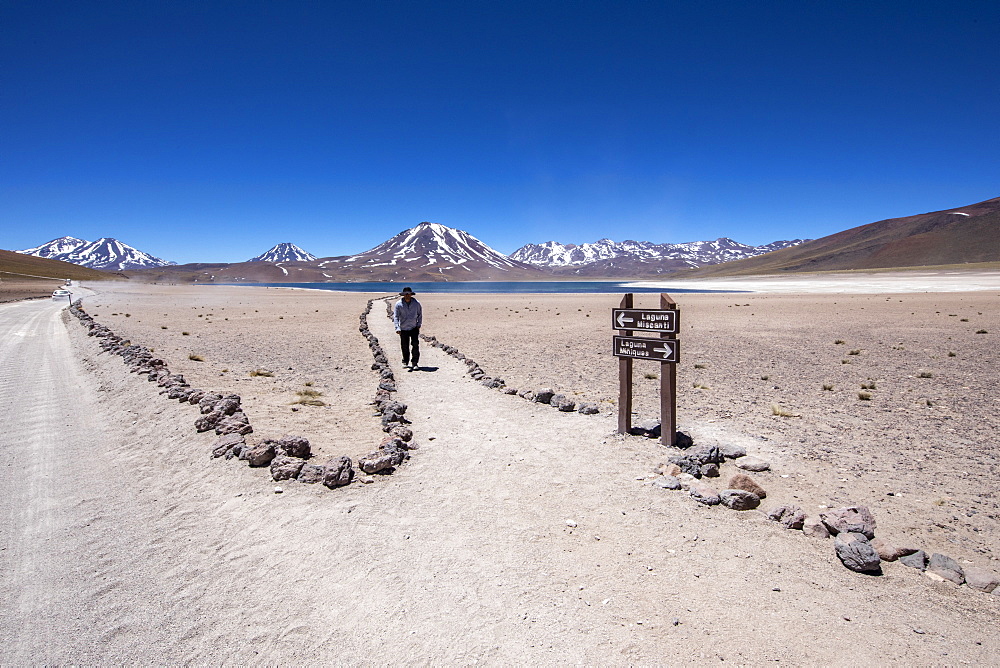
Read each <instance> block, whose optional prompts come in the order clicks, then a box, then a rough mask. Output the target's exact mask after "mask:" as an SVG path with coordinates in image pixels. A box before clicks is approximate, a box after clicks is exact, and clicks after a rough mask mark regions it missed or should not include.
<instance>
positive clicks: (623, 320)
mask: <svg viewBox="0 0 1000 668" xmlns="http://www.w3.org/2000/svg"><path fill="white" fill-rule="evenodd" d="M605 322H607V320H605ZM626 322H635V320H633V319H632V318H626V317H625V311H621V312H620V313H619V314H618V328H619V329H626V327H625V323H626Z"/></svg>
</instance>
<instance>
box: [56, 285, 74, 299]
mask: <svg viewBox="0 0 1000 668" xmlns="http://www.w3.org/2000/svg"><path fill="white" fill-rule="evenodd" d="M72 297H73V293H72V292H70V291H69V290H63V289H62V288H59V289H58V290H53V291H52V301H61V300H63V299H71V298H72Z"/></svg>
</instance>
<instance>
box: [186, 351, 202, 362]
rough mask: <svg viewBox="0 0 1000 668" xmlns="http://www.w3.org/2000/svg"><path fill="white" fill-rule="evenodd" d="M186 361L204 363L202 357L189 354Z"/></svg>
mask: <svg viewBox="0 0 1000 668" xmlns="http://www.w3.org/2000/svg"><path fill="white" fill-rule="evenodd" d="M188 359H189V360H191V361H192V362H204V361H205V358H204V357H202V356H201V355H195V354H194V353H191V354H190V355H188Z"/></svg>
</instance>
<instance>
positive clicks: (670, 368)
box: [611, 292, 681, 445]
mask: <svg viewBox="0 0 1000 668" xmlns="http://www.w3.org/2000/svg"><path fill="white" fill-rule="evenodd" d="M632 306H633V294H632V293H631V292H629V293H626V294H625V296H624V297H623V298H622V302H621V308H616V309H612V311H611V326H612V327H613V328H615V329H617V330H618V333H619V334H620V335H621V336H615V337H613V339H612V343H613V345H614V354H615V356H616V357H617V358H618V433H619V434H627V433H628V431H629V429H631V428H632V360H634V359H646V360H653V361H657V362H659V363H660V442H661V443H663V444H664V445H674V443H675V441H676V439H677V362H678V361H679V360H680V341H678V340H677V332H678V330H679V329H680V319H681V318H680V316H681V312H680V309H679V308H677V303H676V302H674V300H673V299H671V298H670V295H668V294H666V293H660V308H659V309H634V308H632ZM634 330H638V331H643V332H659V334H660V338H658V339H654V338H649V337H638V336H633V335H632V334H633V331H634Z"/></svg>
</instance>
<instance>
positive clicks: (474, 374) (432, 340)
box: [420, 334, 599, 415]
mask: <svg viewBox="0 0 1000 668" xmlns="http://www.w3.org/2000/svg"><path fill="white" fill-rule="evenodd" d="M420 338H421V339H423V340H424V341H425V342H426V343H428V344H430V345H431V346H433V347H434V348H439V349H440V350H442V351H443V352H444V353H445V354H447V355H450V356H451V357H454V358H455V359H457V360H459V361H462V362H464V363H465V366H466V371H465V372H466V373H467V374H468V375H469V377H471V378H472V379H473V380H477V381H479V383H480V384H481V385H483V386H485V387H488V388H490V389H493V390H499V391H500V392H503V393H504V394H512V395H513V394H516V395H517V396H519V397H521V398H522V399H526V400H527V401H533V402H535V403H537V404H548V405H550V406H552V407H553V408H555V409H557V410H559V411H561V412H563V413H572V412H574V411H575V412H577V413H582V414H583V415H594V414H596V413H598V412H599V410H598V408H597V405H596V404H593V403H590V402H585V401H581V402H577V401H574V400H573V399H570V398H569V397H567V396H566V395H565V394H556V393H555V391H553V390H551V389H548V388H542V389H536V390H530V389H518V388H516V387H509V386H508V385H507V383H506V382H505V381H504V379H503V378H497V377H495V376H491V375H489V374H488V373H487V372H486V370H485V369H483V368H482V367H481V366H479V363H478V362H476V361H475V360H473V359H472V358H470V357H466V356H465V355H464V354H462V353H461V352H460V351H459V350H458V348H455V347H454V346H449V345H447V344H445V343H442V342H441V341H438V339H437V337H435V336H428V335H426V334H421V335H420Z"/></svg>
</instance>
